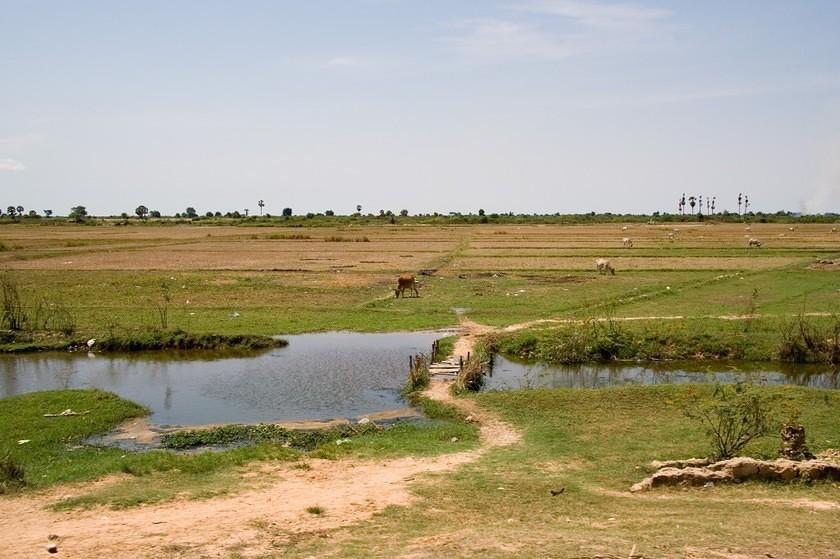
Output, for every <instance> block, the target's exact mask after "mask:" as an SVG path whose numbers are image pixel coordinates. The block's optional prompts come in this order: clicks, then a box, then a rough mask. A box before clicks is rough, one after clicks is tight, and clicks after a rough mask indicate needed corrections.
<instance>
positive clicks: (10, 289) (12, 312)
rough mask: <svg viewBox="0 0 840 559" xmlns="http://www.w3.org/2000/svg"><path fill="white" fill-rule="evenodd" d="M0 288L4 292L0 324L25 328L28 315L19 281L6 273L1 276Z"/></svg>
mask: <svg viewBox="0 0 840 559" xmlns="http://www.w3.org/2000/svg"><path fill="white" fill-rule="evenodd" d="M0 290H2V292H3V316H2V320H0V326H2V327H3V328H5V329H8V330H23V327H24V326H25V325H26V322H27V319H28V315H27V313H26V309H25V307H24V305H23V300H22V299H21V296H20V292H19V291H18V288H17V283H15V281H14V280H12V279H11V278H9V277H8V276H6V275H3V276H0Z"/></svg>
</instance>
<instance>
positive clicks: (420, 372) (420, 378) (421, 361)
mask: <svg viewBox="0 0 840 559" xmlns="http://www.w3.org/2000/svg"><path fill="white" fill-rule="evenodd" d="M431 380H432V375H431V374H430V373H429V358H428V357H426V356H425V355H423V354H422V353H418V354H417V355H415V356H414V360H413V361H412V363H411V370H410V371H409V372H408V384H407V385H406V387H405V389H404V392H405V393H409V394H410V393H412V392H417V391H419V390H423V389H425V388H426V387H427V386H429V382H431Z"/></svg>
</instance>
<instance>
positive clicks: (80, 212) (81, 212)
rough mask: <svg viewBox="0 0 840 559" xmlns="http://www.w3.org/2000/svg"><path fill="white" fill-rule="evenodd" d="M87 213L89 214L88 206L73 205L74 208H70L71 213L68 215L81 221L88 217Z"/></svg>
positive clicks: (74, 219)
mask: <svg viewBox="0 0 840 559" xmlns="http://www.w3.org/2000/svg"><path fill="white" fill-rule="evenodd" d="M87 215H88V213H87V208H86V207H84V206H73V207H72V208H70V213H69V214H68V216H67V217H69V218H70V219H72V220H73V221H75V222H76V223H78V222H80V221H84V220H85V218H86V217H87Z"/></svg>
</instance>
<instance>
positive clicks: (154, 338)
mask: <svg viewBox="0 0 840 559" xmlns="http://www.w3.org/2000/svg"><path fill="white" fill-rule="evenodd" d="M286 345H288V342H287V341H286V340H275V339H274V338H271V337H269V336H254V335H245V334H240V335H230V336H228V335H221V334H190V333H188V332H184V331H182V330H174V331H166V330H154V331H150V332H146V333H143V334H136V335H133V336H116V335H112V336H109V337H107V338H104V339H101V340H97V342H96V348H97V349H100V350H102V351H145V350H161V349H181V350H186V349H231V350H238V351H248V350H257V349H267V348H271V347H283V346H286Z"/></svg>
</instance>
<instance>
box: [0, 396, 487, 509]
mask: <svg viewBox="0 0 840 559" xmlns="http://www.w3.org/2000/svg"><path fill="white" fill-rule="evenodd" d="M417 403H418V405H421V406H422V407H424V409H426V411H427V412H428V417H429V420H428V421H427V422H422V423H401V424H396V425H394V426H391V427H388V428H382V429H380V428H375V427H373V426H370V427H362V426H348V427H347V428H342V429H334V430H329V431H324V432H290V431H287V430H285V429H280V428H277V427H275V426H231V427H224V428H219V429H211V430H202V431H192V432H185V433H182V434H179V435H173V436H172V437H171V438H170V441H169V445H168V446H170V447H172V448H190V447H193V446H196V445H199V444H230V443H240V444H243V446H239V447H237V448H232V449H230V450H226V451H222V452H205V453H200V454H191V455H184V454H173V453H171V452H167V451H152V452H142V453H140V452H126V451H123V450H120V449H116V448H104V447H94V446H89V445H85V444H84V442H83V441H84V440H85V439H86V438H88V437H90V436H92V435H95V434H99V433H103V432H107V431H108V430H110V429H112V428H114V427H115V426H116V425H118V424H119V423H120V422H122V421H124V420H125V419H128V418H132V417H139V416H143V415H145V414H146V413H147V410H146V409H144V408H142V407H141V406H138V405H136V404H134V403H132V402H129V401H126V400H123V399H120V398H119V397H117V396H115V395H114V394H111V393H107V392H102V391H99V390H64V391H48V392H36V393H30V394H23V395H20V396H14V397H11V398H5V399H2V400H0V475H5V477H4V478H3V479H0V487H2V491H5V492H10V491H22V490H28V489H39V488H43V487H47V486H50V485H53V484H56V483H66V482H72V481H85V480H92V479H96V478H99V477H102V476H104V475H107V474H114V473H122V474H128V475H129V476H130V477H128V478H127V479H126V480H124V481H123V482H121V483H118V484H115V485H113V486H111V485H109V486H108V487H105V488H102V489H97V490H94V491H93V492H91V493H88V494H84V495H82V496H80V497H77V498H74V499H73V500H71V501H66V502H61V503H60V505H59V506H61V507H71V506H82V505H85V506H87V505H93V504H97V503H106V504H110V505H113V506H133V505H136V504H141V503H147V502H155V501H160V500H165V499H171V498H174V497H175V496H176V495H179V494H186V495H191V496H195V497H207V496H212V495H218V494H220V493H224V492H227V491H231V490H233V489H235V488H237V487H238V486H239V485H240V483H241V481H242V480H241V477H240V476H239V473H240V470H239V467H240V466H244V465H246V464H248V463H249V462H253V461H257V460H290V461H299V460H303V459H305V458H307V457H320V458H339V457H343V456H354V457H367V458H381V457H388V456H400V455H405V454H426V455H429V454H438V453H442V452H449V451H453V450H461V449H463V448H469V447H471V446H473V445H474V444H475V443H476V441H477V434H476V429H475V428H474V427H473V426H470V425H467V424H466V423H464V422H463V421H461V418H460V416H458V415H457V414H453V413H452V412H450V411H449V410H448V409H446V408H443V407H441V406H439V405H438V404H435V403H426V402H425V401H423V400H420V401H418V402H417ZM67 409H71V410H73V411H75V412H78V413H79V414H80V415H68V416H59V417H44V414H48V413H53V414H59V413H61V412H63V411H64V410H67ZM453 437H455V438H457V439H458V444H453V443H452V442H451V441H452V438H453ZM337 439H344V440H347V442H346V444H342V445H337V444H335V441H336V440H337ZM348 439H349V440H348ZM18 441H27V442H24V443H20V444H19V443H18ZM289 441H292V442H294V443H295V444H292V445H288V443H289ZM7 466H8V467H7ZM4 472H5V473H4Z"/></svg>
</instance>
